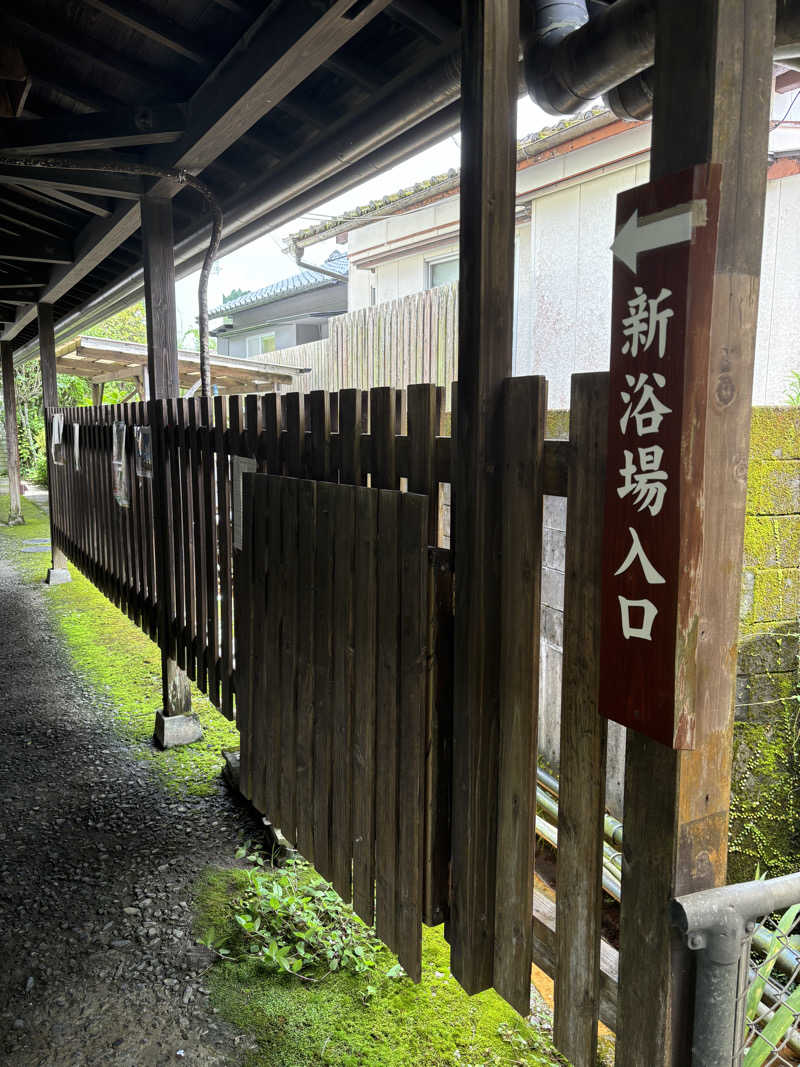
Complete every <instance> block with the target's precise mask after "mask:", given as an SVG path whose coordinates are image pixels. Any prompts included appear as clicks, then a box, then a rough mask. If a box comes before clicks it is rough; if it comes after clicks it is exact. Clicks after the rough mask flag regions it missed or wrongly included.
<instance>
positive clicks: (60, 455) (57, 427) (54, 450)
mask: <svg viewBox="0 0 800 1067" xmlns="http://www.w3.org/2000/svg"><path fill="white" fill-rule="evenodd" d="M63 437H64V416H63V415H62V414H61V413H60V412H56V413H55V415H54V416H53V422H52V424H51V427H50V456H51V458H52V460H53V463H59V464H61V463H63V462H64V442H63Z"/></svg>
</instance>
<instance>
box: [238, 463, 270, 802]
mask: <svg viewBox="0 0 800 1067" xmlns="http://www.w3.org/2000/svg"><path fill="white" fill-rule="evenodd" d="M254 496H255V480H254V479H253V477H252V476H251V475H249V474H248V475H245V476H244V477H243V478H242V548H241V550H240V551H237V552H236V553H235V555H234V561H233V564H234V586H235V590H236V595H235V600H234V613H235V626H236V725H237V726H238V727H239V791H240V792H241V794H242V796H244V797H246V798H247V799H248V800H250V801H251V802H252V800H253V762H254V760H253V738H252V721H253V720H252V711H251V697H250V691H251V684H250V683H251V679H252V664H251V648H252V646H253V638H254V634H253V549H254V542H255V500H254ZM262 512H263V508H262Z"/></svg>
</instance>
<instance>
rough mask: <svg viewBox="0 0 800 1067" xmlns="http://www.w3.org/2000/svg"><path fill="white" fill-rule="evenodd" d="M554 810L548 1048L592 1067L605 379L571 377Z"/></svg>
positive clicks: (600, 783)
mask: <svg viewBox="0 0 800 1067" xmlns="http://www.w3.org/2000/svg"><path fill="white" fill-rule="evenodd" d="M569 429H570V436H569V440H570V445H571V463H570V471H569V492H568V495H567V550H566V562H565V568H564V569H565V581H564V658H563V674H562V690H561V763H560V771H559V776H560V783H561V789H560V793H559V803H558V821H559V827H560V833H559V840H558V845H559V847H558V885H559V890H558V895H557V900H556V945H557V951H556V958H557V965H558V982H557V983H556V990H555V1040H556V1044H557V1045H558V1048H559V1049H560V1050H561V1051H562V1052H563V1053H564V1055H565V1056H568V1057H569V1059H570V1060H571V1061H572V1062H573V1063H575V1064H576V1067H594V1063H595V1061H596V1059H597V1016H598V1010H599V1003H600V930H601V909H602V903H603V893H602V886H601V881H602V874H603V816H604V814H605V783H606V773H605V772H606V736H607V722H606V720H605V719H603V718H602V717H601V716H600V715H599V714H598V707H597V702H598V687H599V680H600V636H601V626H600V623H601V619H600V616H601V611H600V596H601V585H602V555H603V544H602V538H603V523H602V521H601V520H602V514H603V500H604V492H605V477H606V445H607V436H608V375H607V374H573V376H572V396H571V399H570V427H569Z"/></svg>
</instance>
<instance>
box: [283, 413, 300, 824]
mask: <svg viewBox="0 0 800 1067" xmlns="http://www.w3.org/2000/svg"><path fill="white" fill-rule="evenodd" d="M296 395H297V394H295V396H296ZM290 411H291V409H290ZM280 492H281V497H280V500H281V562H282V567H281V587H282V588H281V606H282V612H281V615H282V620H281V657H280V658H281V689H280V704H279V708H280V719H281V773H280V783H279V784H280V811H281V822H280V827H281V830H282V831H283V833H284V834H285V835H286V837H288V839H289V840H290V841H292V842H296V841H297V812H296V808H295V788H296V774H297V704H296V681H297V597H298V584H297V573H298V569H299V568H298V561H297V545H298V531H297V507H298V481H297V479H295V478H282V479H281V486H280Z"/></svg>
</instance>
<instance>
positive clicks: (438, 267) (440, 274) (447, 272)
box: [428, 256, 458, 289]
mask: <svg viewBox="0 0 800 1067" xmlns="http://www.w3.org/2000/svg"><path fill="white" fill-rule="evenodd" d="M457 281H458V256H453V257H452V258H451V259H440V260H438V261H437V262H435V263H428V288H429V289H435V288H436V287H437V285H449V284H450V283H451V282H457Z"/></svg>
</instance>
